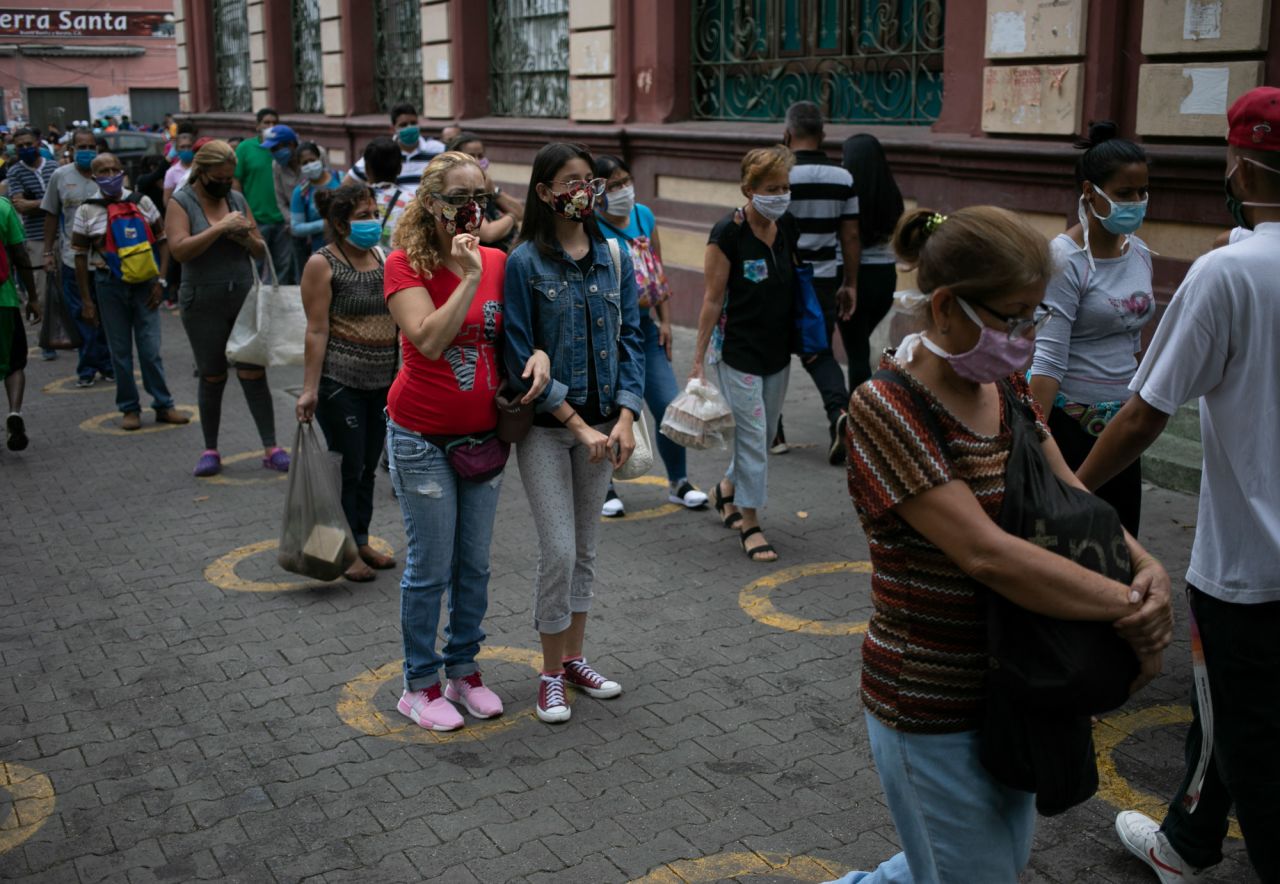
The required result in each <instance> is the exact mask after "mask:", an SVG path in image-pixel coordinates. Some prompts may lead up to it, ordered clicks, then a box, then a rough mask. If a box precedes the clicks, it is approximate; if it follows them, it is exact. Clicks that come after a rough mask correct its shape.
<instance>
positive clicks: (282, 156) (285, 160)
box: [271, 147, 293, 166]
mask: <svg viewBox="0 0 1280 884" xmlns="http://www.w3.org/2000/svg"><path fill="white" fill-rule="evenodd" d="M271 155H272V156H273V157H275V159H276V162H277V163H279V164H280V165H282V166H287V165H289V160H291V159H293V148H292V147H277V148H276V149H275V150H273V151H271Z"/></svg>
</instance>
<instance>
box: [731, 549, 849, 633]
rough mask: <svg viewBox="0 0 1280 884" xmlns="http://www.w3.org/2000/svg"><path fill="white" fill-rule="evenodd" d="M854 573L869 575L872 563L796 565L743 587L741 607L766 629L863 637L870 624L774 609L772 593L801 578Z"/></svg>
mask: <svg viewBox="0 0 1280 884" xmlns="http://www.w3.org/2000/svg"><path fill="white" fill-rule="evenodd" d="M845 571H851V572H854V573H858V574H870V573H871V563H870V562H816V563H812V564H808V565H793V566H792V567H790V568H783V569H781V570H779V571H774V572H773V573H772V574H768V575H766V576H764V577H761V578H760V579H759V580H753V581H752V582H751V583H748V584H747V585H746V586H745V587H743V589H742V592H740V593H739V594H738V606H739V607H740V608H742V610H743V611H745V612H746V614H747V616H748V617H750V618H751V619H752V620H757V621H759V622H760V623H763V624H764V625H765V626H772V627H774V628H775V629H781V630H784V631H785V632H804V633H807V634H809V635H861V634H862V633H865V632H866V631H867V621H866V620H861V621H858V622H853V621H843V620H809V619H806V618H804V617H795V616H792V615H791V614H784V613H783V612H782V611H779V610H778V609H777V608H776V607H774V604H773V600H772V599H771V598H770V594H771V593H772V592H773V591H774V590H775V589H777V588H778V587H779V586H782V584H784V583H790V582H791V581H793V580H799V579H800V578H801V577H814V576H817V575H819V574H839V573H841V572H845Z"/></svg>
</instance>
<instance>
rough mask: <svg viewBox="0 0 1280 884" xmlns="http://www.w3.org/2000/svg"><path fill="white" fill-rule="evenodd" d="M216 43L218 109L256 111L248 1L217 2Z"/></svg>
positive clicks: (214, 36) (215, 1)
mask: <svg viewBox="0 0 1280 884" xmlns="http://www.w3.org/2000/svg"><path fill="white" fill-rule="evenodd" d="M213 42H214V47H215V49H216V51H217V80H218V106H219V107H221V108H222V109H223V110H224V111H238V112H240V113H247V112H249V111H251V110H252V109H253V87H252V85H251V83H250V79H249V7H248V4H247V2H246V0H214V4H213Z"/></svg>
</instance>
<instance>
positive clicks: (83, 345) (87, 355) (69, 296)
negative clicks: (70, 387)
mask: <svg viewBox="0 0 1280 884" xmlns="http://www.w3.org/2000/svg"><path fill="white" fill-rule="evenodd" d="M89 285H90V286H92V285H93V277H92V276H90V277H89ZM86 294H87V295H88V296H89V298H90V300H93V292H92V291H90V292H87V293H86ZM62 298H63V300H65V301H66V302H67V309H68V310H70V311H71V318H72V319H74V320H75V321H76V328H77V329H79V331H80V362H79V364H77V365H76V374H77V375H79V376H80V377H81V378H85V379H87V380H93V376H94V375H95V374H97V373H98V372H102V373H103V374H111V350H110V349H108V347H107V335H106V333H105V332H104V331H103V330H102V324H101V323H100V322H99V323H96V324H94V325H90V324H89V323H87V322H85V321H84V317H83V312H84V308H83V305H82V302H81V298H80V286H78V285H76V269H75V268H74V267H68V266H67V265H66V264H63V265H62Z"/></svg>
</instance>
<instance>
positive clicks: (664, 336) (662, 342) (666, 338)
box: [658, 320, 671, 362]
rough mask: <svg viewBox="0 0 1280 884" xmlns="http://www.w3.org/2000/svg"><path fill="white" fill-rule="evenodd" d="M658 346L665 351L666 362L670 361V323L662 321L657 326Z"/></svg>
mask: <svg viewBox="0 0 1280 884" xmlns="http://www.w3.org/2000/svg"><path fill="white" fill-rule="evenodd" d="M658 346H659V347H661V348H662V349H663V350H666V351H667V361H668V362H670V361H671V323H670V322H667V321H665V320H664V321H663V322H662V324H661V325H659V326H658Z"/></svg>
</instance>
